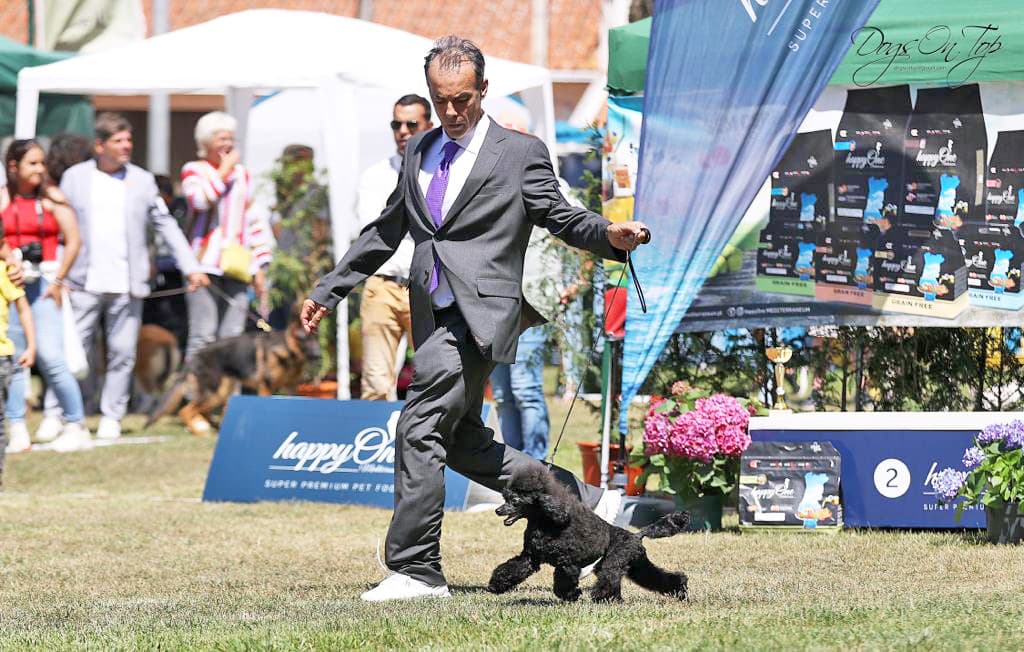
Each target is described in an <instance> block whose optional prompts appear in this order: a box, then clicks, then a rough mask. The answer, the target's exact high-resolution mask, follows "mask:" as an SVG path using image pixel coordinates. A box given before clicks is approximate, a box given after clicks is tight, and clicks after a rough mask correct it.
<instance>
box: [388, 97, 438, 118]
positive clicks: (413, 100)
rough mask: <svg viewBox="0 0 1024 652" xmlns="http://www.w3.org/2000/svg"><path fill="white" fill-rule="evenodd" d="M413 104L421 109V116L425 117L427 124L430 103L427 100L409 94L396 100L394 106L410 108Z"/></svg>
mask: <svg viewBox="0 0 1024 652" xmlns="http://www.w3.org/2000/svg"><path fill="white" fill-rule="evenodd" d="M413 104H419V105H420V106H422V107H423V114H424V115H426V116H427V122H430V102H428V101H427V98H425V97H420V96H419V95H416V94H415V93H409V94H408V95H403V96H402V97H400V98H398V101H397V102H395V106H412V105H413Z"/></svg>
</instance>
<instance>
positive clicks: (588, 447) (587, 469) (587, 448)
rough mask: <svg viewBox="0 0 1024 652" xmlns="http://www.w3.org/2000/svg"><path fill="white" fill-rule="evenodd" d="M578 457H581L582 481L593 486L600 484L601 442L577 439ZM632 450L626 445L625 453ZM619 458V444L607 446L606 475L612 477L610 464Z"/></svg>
mask: <svg viewBox="0 0 1024 652" xmlns="http://www.w3.org/2000/svg"><path fill="white" fill-rule="evenodd" d="M576 445H577V446H579V447H580V457H581V458H582V459H583V481H584V482H586V483H587V484H589V485H593V486H595V487H600V486H601V444H600V442H593V441H578V442H576ZM631 450H633V447H632V446H626V454H627V455H628V454H629V451H631ZM618 458H619V445H618V444H612V445H611V446H609V448H608V477H609V478H610V477H612V465H613V463H614V462H615V460H617V459H618ZM627 484H629V483H627Z"/></svg>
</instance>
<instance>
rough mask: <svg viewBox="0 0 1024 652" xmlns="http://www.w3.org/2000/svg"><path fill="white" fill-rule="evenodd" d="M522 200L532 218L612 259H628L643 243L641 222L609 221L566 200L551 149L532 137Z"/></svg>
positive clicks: (580, 246)
mask: <svg viewBox="0 0 1024 652" xmlns="http://www.w3.org/2000/svg"><path fill="white" fill-rule="evenodd" d="M523 200H524V201H525V202H526V213H527V216H528V217H529V218H530V221H531V222H533V223H534V224H536V225H537V226H539V227H542V228H545V229H547V230H548V231H550V232H551V234H552V235H554V236H555V237H557V238H559V239H560V240H563V241H565V242H566V243H567V244H569V245H571V246H573V247H576V248H577V249H584V250H586V251H590V252H593V253H595V254H597V255H598V256H601V257H602V258H607V259H610V260H620V261H624V260H626V252H627V251H633V250H634V249H636V248H637V246H638V245H640V244H642V243H643V238H642V236H641V233H642V232H643V231H644V230H646V228H647V227H646V226H645V225H644V224H643V223H642V222H615V223H613V222H609V221H608V220H606V219H605V218H603V217H601V216H600V215H598V214H597V213H593V212H591V211H588V210H586V209H585V208H577V207H575V206H572V205H570V204H569V202H567V201H565V197H563V196H562V193H561V192H560V191H559V190H558V180H557V179H556V178H555V171H554V169H553V168H552V167H551V158H550V156H549V155H548V148H547V147H545V146H544V143H543V142H541V141H540V140H536V139H535V140H533V142H532V144H531V146H530V151H529V152H528V153H527V156H526V174H525V176H524V178H523Z"/></svg>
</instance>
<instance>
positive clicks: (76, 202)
mask: <svg viewBox="0 0 1024 652" xmlns="http://www.w3.org/2000/svg"><path fill="white" fill-rule="evenodd" d="M95 170H96V161H95V160H89V161H84V162H82V163H79V164H78V165H73V166H71V167H70V168H68V169H67V171H66V172H64V176H63V177H61V180H60V189H61V190H62V191H63V192H64V194H65V195H66V196H67V198H68V203H69V204H71V208H73V209H74V211H75V215H76V217H77V218H78V230H79V232H80V233H81V235H82V249H81V250H80V251H79V252H78V258H76V259H75V264H74V265H73V266H72V267H71V271H70V272H69V273H68V282H69V283H70V284H71V286H72V287H74V288H76V289H82V288H84V287H85V281H86V275H87V273H88V271H89V256H91V255H98V256H102V255H103V253H104V252H103V251H91V249H92V247H91V245H92V240H91V238H92V236H91V233H92V231H93V230H94V229H102V228H103V216H102V215H90V212H91V207H92V173H93V172H94V171H95ZM124 181H125V184H126V185H127V189H126V194H125V202H124V209H125V213H126V214H125V227H126V229H127V231H128V276H129V283H128V287H129V292H130V293H131V295H132V296H134V297H144V296H146V295H148V294H149V277H150V271H151V270H150V258H149V247H148V239H147V232H146V228H147V227H148V226H149V224H150V223H152V224H153V226H154V228H155V229H156V230H157V231H158V232H159V233H160V235H162V236H163V237H164V239H165V240H166V242H167V244H168V245H170V247H171V251H172V252H173V254H174V258H175V260H177V261H178V267H179V268H181V272H182V273H183V274H185V275H186V276H187V275H189V274H191V273H192V272H196V271H198V270H199V262H198V261H197V260H196V257H195V254H193V253H192V249H191V247H189V246H188V241H187V240H186V239H185V235H184V234H183V233H182V232H181V229H180V228H179V227H178V223H177V221H175V219H174V217H173V216H172V215H171V214H170V212H169V211H168V210H167V206H166V204H164V201H163V199H161V198H160V195H159V193H157V189H156V180H155V179H154V178H153V175H152V174H150V173H149V172H147V171H146V170H143V169H142V168H140V167H137V166H135V165H132V164H130V163H129V164H128V166H127V171H126V173H125V178H124Z"/></svg>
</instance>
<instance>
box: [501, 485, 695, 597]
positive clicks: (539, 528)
mask: <svg viewBox="0 0 1024 652" xmlns="http://www.w3.org/2000/svg"><path fill="white" fill-rule="evenodd" d="M503 495H504V498H505V504H503V505H502V506H501V507H499V508H498V509H497V510H496V513H497V514H498V515H499V516H506V517H507V518H506V519H505V525H512V524H513V523H515V522H516V521H517V520H519V519H520V518H525V519H526V520H527V526H526V535H525V537H524V544H523V551H522V552H521V553H519V554H518V555H516V556H515V557H513V558H512V559H509V560H508V561H506V562H505V563H503V564H501V565H500V566H498V567H497V568H495V569H494V573H493V574H492V575H491V581H490V583H489V584H488V586H487V589H488V590H489V591H491V592H493V593H504V592H506V591H509V590H511V589H513V588H515V587H516V586H517V585H519V584H520V583H522V582H523V581H524V580H525V579H526V578H527V577H529V576H530V575H532V574H533V573H535V572H537V571H538V570H539V569H540V566H541V564H551V565H552V566H554V567H555V583H554V592H555V595H556V596H558V597H559V598H561V599H562V600H567V601H574V600H576V599H578V598H579V597H580V589H579V579H580V570H581V569H582V568H584V567H585V566H587V565H589V564H592V563H594V562H595V561H597V560H598V559H600V560H601V561H600V563H599V564H598V565H597V568H596V572H597V584H595V585H594V588H593V589H592V590H591V593H590V595H591V597H592V598H593V599H594V600H597V601H608V600H621V599H622V589H621V583H622V576H623V575H627V576H628V577H629V579H631V580H633V581H634V582H636V583H637V584H639V585H640V586H642V587H644V588H645V589H650V590H651V591H657V592H658V593H664V594H666V595H672V596H675V597H677V598H679V599H680V600H685V599H686V575H684V574H683V573H671V572H668V571H665V570H662V569H661V568H658V567H657V566H655V565H654V564H653V563H651V561H650V560H649V559H648V558H647V553H646V551H645V550H644V547H643V539H644V537H649V538H659V537H667V536H672V535H673V534H677V533H679V532H681V531H683V530H684V529H686V526H687V524H688V523H689V520H690V517H689V515H688V514H687V513H686V512H676V513H674V514H669V515H668V516H665V517H664V518H662V519H661V520H659V521H658V522H656V523H654V524H653V525H649V526H648V527H646V528H644V529H643V530H640V532H638V533H637V534H633V533H631V532H627V531H626V530H624V529H622V528H619V527H615V526H613V525H609V524H608V523H605V522H604V521H603V520H601V519H600V518H599V517H598V516H597V515H596V514H594V512H592V511H591V510H590V509H588V508H587V507H585V506H584V505H583V503H581V502H580V501H579V499H577V498H576V497H575V496H573V495H572V494H570V493H569V491H568V490H567V489H566V488H565V487H563V486H562V485H561V484H559V483H558V481H557V480H555V478H554V476H552V475H551V474H550V473H549V472H548V471H547V469H545V468H544V467H542V466H538V467H532V468H530V469H528V470H526V471H523V472H520V473H517V474H516V475H513V476H512V478H511V479H510V480H509V483H508V485H507V486H506V487H505V490H504V492H503Z"/></svg>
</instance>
